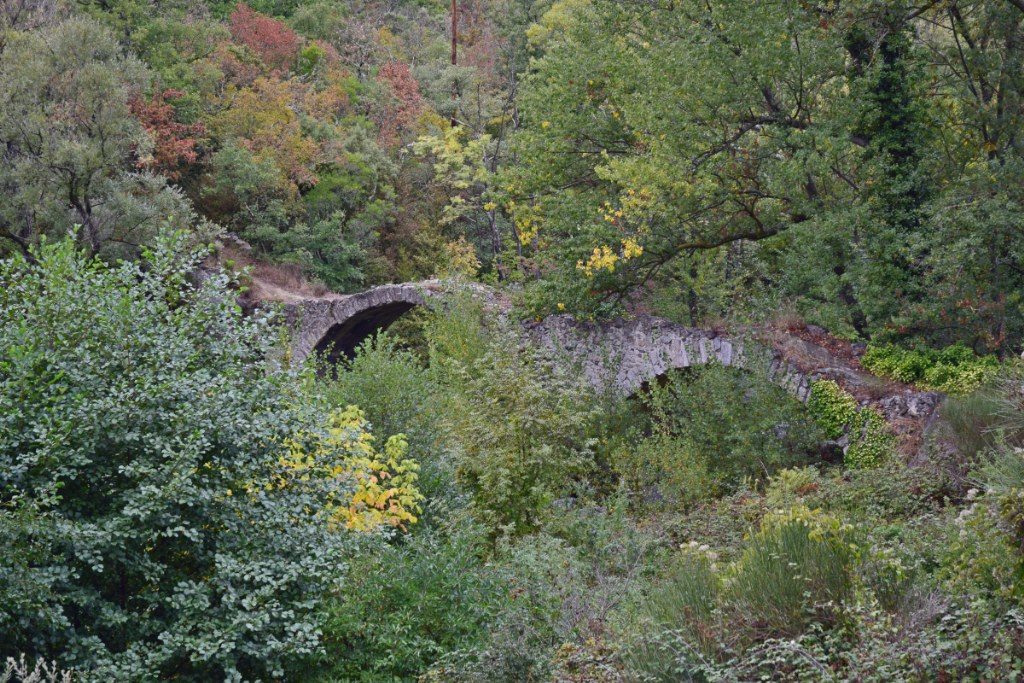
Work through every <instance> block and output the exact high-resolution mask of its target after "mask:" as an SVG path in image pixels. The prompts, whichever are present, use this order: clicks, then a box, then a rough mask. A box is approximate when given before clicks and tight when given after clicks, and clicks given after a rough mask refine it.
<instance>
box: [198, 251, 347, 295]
mask: <svg viewBox="0 0 1024 683" xmlns="http://www.w3.org/2000/svg"><path fill="white" fill-rule="evenodd" d="M214 259H215V261H216V264H217V265H219V266H221V267H224V268H230V269H231V270H234V271H241V270H247V271H248V275H247V276H246V277H244V278H243V282H244V283H245V284H246V285H247V286H248V287H249V291H248V292H247V293H246V299H247V300H249V301H251V302H257V301H284V302H287V301H295V300H298V299H309V298H313V297H323V296H329V295H330V294H331V292H330V290H328V289H327V287H325V286H323V285H322V284H319V283H316V282H310V281H309V279H308V278H307V277H306V275H305V273H303V271H302V268H300V267H299V266H297V265H293V264H289V263H267V262H265V261H261V260H259V259H257V258H254V257H253V255H252V253H251V252H248V251H246V250H245V249H243V248H241V247H239V246H237V245H233V244H226V245H224V246H223V247H221V249H220V250H219V252H218V253H217V254H216V255H215V256H214Z"/></svg>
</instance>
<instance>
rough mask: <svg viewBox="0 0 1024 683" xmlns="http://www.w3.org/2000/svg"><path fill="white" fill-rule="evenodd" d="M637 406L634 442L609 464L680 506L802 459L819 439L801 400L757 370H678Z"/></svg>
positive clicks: (648, 495)
mask: <svg viewBox="0 0 1024 683" xmlns="http://www.w3.org/2000/svg"><path fill="white" fill-rule="evenodd" d="M639 407H640V409H641V411H642V415H641V416H640V417H641V419H640V420H637V422H638V423H639V425H640V427H638V428H634V430H633V438H634V440H633V443H631V444H624V445H622V446H621V447H620V448H618V449H617V450H616V451H615V452H614V453H613V465H614V466H615V468H616V470H617V471H618V473H619V474H620V476H622V478H623V480H624V481H625V482H626V484H627V485H628V486H629V487H630V489H632V490H633V491H634V492H635V493H636V494H638V496H640V497H642V498H644V499H647V500H651V499H654V500H657V499H661V500H662V501H663V502H664V503H666V504H668V505H669V506H670V507H675V508H677V509H678V508H680V507H686V506H688V505H692V504H694V503H696V502H699V501H700V500H706V499H708V498H710V497H713V496H716V495H721V494H722V493H726V492H728V491H731V490H734V489H735V488H736V486H737V485H738V484H739V483H740V482H741V481H742V480H743V479H744V478H745V477H750V478H753V479H760V478H762V477H764V476H765V475H766V474H770V473H771V472H774V471H775V470H777V469H778V468H780V467H787V466H792V465H798V464H801V463H803V462H807V461H808V460H809V459H810V458H811V457H812V456H813V454H814V453H815V451H816V449H817V447H818V445H819V444H820V442H821V441H822V434H821V430H820V429H819V428H818V426H817V425H816V424H815V423H814V421H813V420H811V419H810V417H809V416H808V414H807V412H806V411H805V410H804V409H803V406H801V405H800V403H799V402H797V401H795V400H794V399H792V397H790V396H788V395H787V394H786V393H785V392H784V391H783V390H782V389H780V388H779V387H777V386H775V385H774V384H772V383H771V382H769V380H768V379H767V377H766V376H765V375H764V373H759V372H756V371H742V370H736V369H733V368H727V367H723V366H720V365H709V366H706V367H703V368H700V369H697V370H693V371H690V372H687V373H677V374H674V375H672V376H671V377H670V378H669V380H668V381H667V382H666V383H665V384H664V385H661V384H656V385H654V386H652V387H651V389H650V391H649V392H648V393H647V394H645V395H643V396H642V397H641V399H640V406H639Z"/></svg>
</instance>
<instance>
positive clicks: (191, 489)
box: [0, 238, 351, 680]
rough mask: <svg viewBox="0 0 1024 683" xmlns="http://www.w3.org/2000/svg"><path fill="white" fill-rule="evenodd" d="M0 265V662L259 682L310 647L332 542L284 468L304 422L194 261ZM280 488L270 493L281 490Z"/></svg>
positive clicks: (336, 550) (171, 248) (163, 257)
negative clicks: (197, 279) (34, 659)
mask: <svg viewBox="0 0 1024 683" xmlns="http://www.w3.org/2000/svg"><path fill="white" fill-rule="evenodd" d="M180 245H181V241H180V240H178V239H170V238H164V239H162V240H161V241H160V243H159V245H158V246H157V247H156V248H154V249H153V250H152V251H150V252H147V254H146V257H145V259H144V260H143V261H142V262H140V263H123V264H120V265H116V266H106V265H104V264H102V263H100V262H98V261H95V260H89V259H86V258H85V257H83V256H82V255H81V254H79V253H77V252H76V251H75V250H74V247H73V245H72V243H71V241H62V242H60V243H56V244H44V245H43V246H41V247H40V248H39V249H37V250H36V251H35V252H34V258H35V260H36V263H33V264H29V263H27V262H26V261H25V260H24V259H22V258H20V257H19V258H14V259H13V260H9V261H5V262H3V263H0V501H2V505H0V545H2V547H4V548H5V552H4V553H2V554H0V577H2V580H0V632H3V633H4V637H3V638H2V639H0V654H15V653H17V652H19V651H25V652H28V653H29V654H31V655H33V656H36V655H41V656H46V657H48V658H56V659H59V661H61V662H62V663H63V664H64V665H66V666H70V667H73V668H75V669H76V670H79V671H82V672H87V673H88V675H89V677H90V678H96V679H104V680H150V679H154V678H158V677H161V676H170V675H174V676H178V677H183V678H193V679H205V680H212V679H219V680H223V679H240V678H242V677H247V678H270V677H280V676H282V675H283V670H284V666H285V664H286V663H287V662H288V661H290V660H292V659H294V658H295V657H298V656H302V655H306V654H309V653H311V652H313V651H315V650H316V649H317V648H318V646H319V631H318V621H319V618H318V615H317V610H316V602H317V601H318V599H319V597H320V596H321V595H322V594H323V593H324V592H325V591H326V590H327V589H328V588H329V587H331V586H333V585H335V584H336V583H337V582H338V581H340V580H341V579H342V577H343V572H344V566H345V565H344V559H343V558H344V556H345V553H346V550H347V548H349V546H350V544H351V542H350V540H349V535H348V534H345V533H338V532H336V531H332V530H331V529H330V528H329V525H328V523H327V515H326V513H325V512H324V510H325V507H326V505H327V503H328V502H329V501H330V500H332V499H335V500H336V499H337V496H339V495H342V493H343V489H344V486H343V485H342V484H341V483H339V482H337V481H335V480H333V479H326V478H325V479H320V478H309V477H306V478H304V477H296V476H290V472H289V469H288V468H287V467H285V466H284V465H283V464H282V459H283V458H284V456H285V455H286V453H287V450H286V447H285V445H284V444H285V443H286V442H288V441H289V440H296V439H299V440H301V439H303V438H304V437H303V435H304V434H306V433H309V432H311V431H315V430H316V428H317V426H318V425H319V424H321V421H322V415H321V414H320V413H319V411H317V410H316V409H314V407H312V406H310V405H308V404H307V403H306V402H305V401H304V400H302V397H301V394H300V392H298V391H297V390H296V382H295V379H296V377H295V376H294V375H293V374H292V373H291V372H290V371H288V370H286V369H285V368H284V367H282V365H281V364H280V363H279V362H277V361H276V360H275V358H279V357H280V356H281V355H282V354H281V353H280V351H279V350H278V349H277V348H276V346H275V345H276V343H277V340H279V339H280V335H279V334H278V332H277V329H276V328H275V327H274V326H273V324H272V320H271V319H270V318H268V317H267V316H266V315H256V316H253V317H248V318H244V317H243V316H242V314H241V311H240V310H239V309H238V307H237V306H236V304H235V303H234V298H233V296H232V293H231V291H230V290H229V289H228V284H229V283H228V281H227V278H226V277H225V276H223V275H215V276H213V277H211V278H209V279H207V280H206V281H205V282H203V283H202V284H201V285H192V284H190V281H191V280H190V274H191V273H193V272H194V271H195V268H196V266H197V264H198V262H199V260H200V258H201V256H202V255H201V254H187V253H184V252H182V251H181V249H180ZM282 481H284V482H287V485H285V486H280V485H279V483H280V482H282Z"/></svg>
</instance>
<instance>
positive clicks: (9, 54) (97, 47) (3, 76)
mask: <svg viewBox="0 0 1024 683" xmlns="http://www.w3.org/2000/svg"><path fill="white" fill-rule="evenodd" d="M5 28H6V27H5ZM149 79H150V74H149V72H148V71H147V69H146V68H145V66H144V65H143V64H142V63H141V62H140V61H139V60H138V59H137V58H135V57H133V56H130V55H125V54H124V52H123V50H122V49H121V47H120V46H119V45H118V43H117V40H116V39H115V37H114V35H113V34H112V33H111V32H110V31H109V30H107V29H106V28H105V27H104V26H101V25H100V24H98V23H96V22H95V21H93V20H91V19H85V18H78V17H73V18H69V19H66V20H65V21H61V22H55V23H53V24H51V25H48V26H44V27H43V28H41V29H39V30H37V31H17V30H11V31H7V32H5V33H4V37H3V38H2V39H0V93H2V95H0V146H2V147H3V148H4V149H5V150H6V152H5V156H4V163H3V165H2V166H0V188H3V192H4V196H5V197H6V200H5V201H4V203H3V206H2V207H0V238H3V243H2V244H0V255H2V254H4V253H7V252H9V251H11V249H16V250H19V251H22V252H25V250H26V249H27V248H28V246H29V245H31V244H33V243H35V242H36V241H37V240H38V239H39V238H40V236H41V235H48V236H50V237H51V238H52V237H55V236H58V237H60V236H64V235H66V234H67V231H68V228H69V226H71V225H75V224H78V225H79V226H80V229H79V230H78V231H77V232H76V233H75V237H76V239H77V240H78V242H79V244H80V246H81V247H82V248H85V249H88V250H89V251H90V253H97V252H100V251H103V252H104V253H105V254H106V255H108V256H131V257H134V256H138V249H139V248H140V247H141V246H142V245H146V244H148V243H149V242H150V241H151V240H153V239H154V236H155V235H156V233H157V231H158V229H160V228H161V226H163V225H164V224H166V223H167V222H168V220H171V221H173V223H174V224H175V226H176V227H178V228H189V229H192V228H193V227H202V228H203V230H202V232H205V233H206V236H207V237H208V236H209V235H210V234H212V233H213V232H214V229H213V228H212V226H205V225H203V226H200V225H199V223H200V222H199V221H198V220H197V219H196V218H195V215H194V213H193V211H192V208H191V205H190V204H189V203H188V202H187V201H186V200H185V198H184V197H183V196H182V194H181V192H180V191H178V190H176V189H174V188H171V187H169V186H168V185H167V183H166V181H165V180H164V179H163V178H160V177H153V176H150V175H148V174H145V173H140V172H139V171H138V170H137V168H136V162H137V160H139V159H140V158H144V157H146V155H148V154H149V153H150V151H151V150H152V145H153V141H152V140H151V139H150V138H149V136H148V135H147V133H146V131H145V129H144V128H143V127H142V125H141V124H140V123H139V121H138V120H137V119H136V118H135V117H134V116H133V115H132V111H131V108H130V100H131V99H132V97H134V96H136V95H137V93H138V91H139V90H141V89H143V88H145V87H146V85H147V83H148V81H149ZM168 217H173V218H171V219H169V218H168Z"/></svg>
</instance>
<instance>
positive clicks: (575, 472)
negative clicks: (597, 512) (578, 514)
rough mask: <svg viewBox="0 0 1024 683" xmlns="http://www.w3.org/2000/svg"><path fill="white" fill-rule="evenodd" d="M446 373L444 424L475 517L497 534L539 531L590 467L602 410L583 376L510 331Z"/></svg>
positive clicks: (452, 366)
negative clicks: (593, 431)
mask: <svg viewBox="0 0 1024 683" xmlns="http://www.w3.org/2000/svg"><path fill="white" fill-rule="evenodd" d="M448 372H449V373H450V374H449V376H448V378H447V380H446V385H445V389H446V391H445V394H444V400H445V405H444V407H443V414H444V422H445V425H446V429H447V432H448V435H449V438H450V439H451V441H452V443H453V444H455V447H456V455H455V457H456V476H457V479H458V481H459V482H460V483H461V484H462V485H463V486H465V487H466V489H467V490H468V491H469V493H470V495H471V496H472V499H473V508H474V510H475V512H476V513H477V516H478V518H479V519H480V520H481V521H483V522H484V523H485V524H486V525H487V526H488V527H489V528H490V529H491V530H492V531H493V532H494V533H495V534H497V533H499V532H508V533H515V534H522V533H527V532H529V531H532V530H535V529H537V528H538V526H539V524H540V521H541V519H542V516H543V515H544V514H545V512H546V511H547V508H548V506H549V505H550V503H551V502H552V501H554V500H555V499H556V498H557V497H558V496H559V495H560V494H563V493H564V492H566V491H568V489H569V487H570V485H571V484H572V483H573V481H574V480H576V479H578V478H580V477H582V476H583V475H585V474H586V473H588V472H589V471H590V469H591V467H592V463H593V458H592V447H593V443H592V442H591V440H590V437H589V436H588V429H589V427H590V423H591V421H592V420H593V418H594V417H596V415H597V410H596V408H595V407H594V405H593V404H592V403H591V402H590V400H589V399H590V396H591V393H592V392H591V391H590V389H589V387H588V386H587V385H586V384H585V379H584V378H582V377H581V376H580V375H579V374H575V373H573V372H572V371H571V370H570V369H568V368H566V367H565V366H564V365H562V364H559V363H557V362H554V361H552V360H551V359H549V358H546V357H544V356H543V355H542V354H541V353H540V352H538V351H534V350H529V349H522V348H520V347H519V346H518V344H517V340H516V338H515V337H514V336H511V334H508V335H506V336H502V335H500V334H499V336H497V337H496V339H495V340H494V341H493V342H491V343H490V344H489V347H488V350H487V352H486V353H484V354H483V355H482V356H481V357H479V358H477V359H475V360H473V361H471V362H470V363H468V364H465V363H462V362H453V363H452V364H451V365H450V366H449V370H448Z"/></svg>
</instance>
